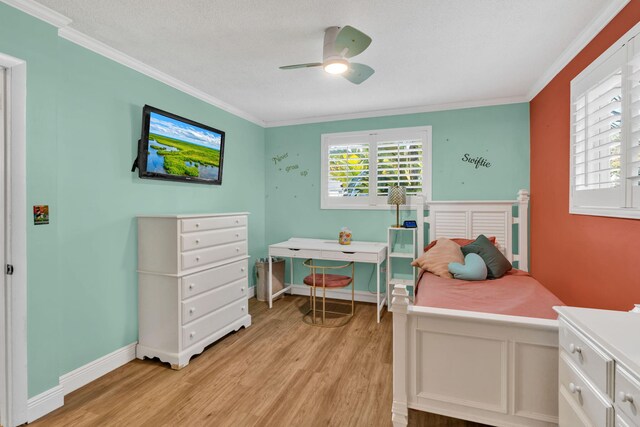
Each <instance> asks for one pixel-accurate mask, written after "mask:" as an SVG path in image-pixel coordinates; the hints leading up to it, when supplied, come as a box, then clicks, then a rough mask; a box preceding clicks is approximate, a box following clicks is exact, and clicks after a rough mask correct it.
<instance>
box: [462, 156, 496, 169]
mask: <svg viewBox="0 0 640 427" xmlns="http://www.w3.org/2000/svg"><path fill="white" fill-rule="evenodd" d="M461 160H462V161H463V162H467V163H471V164H474V165H476V169H478V168H479V167H480V166H482V167H485V168H490V167H491V163H489V161H488V160H487V159H485V158H484V157H471V155H470V154H469V153H465V154H464V156H463V157H462V159H461Z"/></svg>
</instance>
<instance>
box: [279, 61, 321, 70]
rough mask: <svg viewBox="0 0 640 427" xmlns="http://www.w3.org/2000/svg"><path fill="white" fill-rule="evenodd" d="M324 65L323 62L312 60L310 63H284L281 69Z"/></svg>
mask: <svg viewBox="0 0 640 427" xmlns="http://www.w3.org/2000/svg"><path fill="white" fill-rule="evenodd" d="M320 66H322V62H310V63H308V64H295V65H283V66H282V67H280V69H281V70H295V69H296V68H311V67H320Z"/></svg>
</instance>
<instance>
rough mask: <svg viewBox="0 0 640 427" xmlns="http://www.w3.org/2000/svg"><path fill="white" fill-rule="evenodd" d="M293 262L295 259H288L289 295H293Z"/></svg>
mask: <svg viewBox="0 0 640 427" xmlns="http://www.w3.org/2000/svg"><path fill="white" fill-rule="evenodd" d="M294 260H295V258H289V269H290V270H291V274H290V275H289V286H291V288H289V293H290V294H291V295H293V284H294V283H295V282H294V281H293V261H294Z"/></svg>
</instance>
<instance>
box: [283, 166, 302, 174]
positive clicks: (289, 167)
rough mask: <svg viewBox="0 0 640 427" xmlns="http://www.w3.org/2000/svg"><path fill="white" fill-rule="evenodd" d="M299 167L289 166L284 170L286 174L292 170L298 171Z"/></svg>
mask: <svg viewBox="0 0 640 427" xmlns="http://www.w3.org/2000/svg"><path fill="white" fill-rule="evenodd" d="M298 168H299V166H298V165H291V166H287V167H286V168H284V170H286V171H287V172H291V171H292V170H295V169H298Z"/></svg>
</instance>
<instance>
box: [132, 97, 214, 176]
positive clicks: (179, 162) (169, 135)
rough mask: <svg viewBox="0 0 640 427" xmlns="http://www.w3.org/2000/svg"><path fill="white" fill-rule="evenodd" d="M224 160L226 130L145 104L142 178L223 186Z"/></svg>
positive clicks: (140, 163)
mask: <svg viewBox="0 0 640 427" xmlns="http://www.w3.org/2000/svg"><path fill="white" fill-rule="evenodd" d="M223 159H224V132H223V131H221V130H218V129H215V128H212V127H211V126H207V125H203V124H202V123H197V122H194V121H193V120H189V119H185V118H184V117H180V116H177V115H175V114H172V113H168V112H166V111H162V110H160V109H158V108H154V107H151V106H149V105H145V106H144V109H143V111H142V137H141V138H140V141H139V143H138V159H137V161H136V162H137V166H138V170H139V176H140V178H151V179H169V180H174V181H188V182H198V183H202V184H217V185H219V184H221V183H222V164H223ZM135 166H136V164H135V163H134V169H135Z"/></svg>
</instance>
